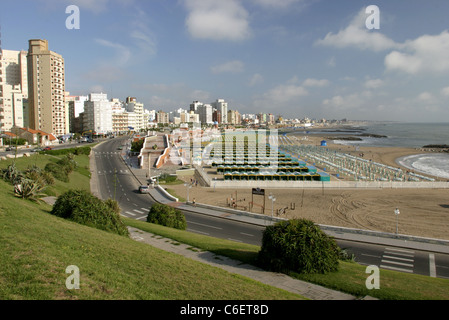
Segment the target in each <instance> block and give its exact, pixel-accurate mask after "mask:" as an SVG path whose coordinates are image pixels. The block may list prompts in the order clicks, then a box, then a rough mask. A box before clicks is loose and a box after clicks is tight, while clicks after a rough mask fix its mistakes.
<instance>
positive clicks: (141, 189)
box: [139, 186, 150, 193]
mask: <svg viewBox="0 0 449 320" xmlns="http://www.w3.org/2000/svg"><path fill="white" fill-rule="evenodd" d="M139 192H140V193H150V187H149V186H140V187H139Z"/></svg>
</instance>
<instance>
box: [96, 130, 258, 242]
mask: <svg viewBox="0 0 449 320" xmlns="http://www.w3.org/2000/svg"><path fill="white" fill-rule="evenodd" d="M126 142H127V139H126V138H120V139H111V140H110V141H106V142H104V143H102V144H101V145H99V146H97V147H96V148H95V149H94V150H93V151H94V153H95V160H96V166H97V168H96V170H97V175H98V186H99V187H98V193H99V196H100V198H102V199H108V198H112V199H116V200H117V201H118V202H119V204H120V208H121V209H122V214H123V215H124V216H127V217H129V218H133V219H137V220H142V221H145V220H146V217H147V215H148V211H149V209H150V208H151V205H152V204H153V203H154V202H155V201H154V200H153V199H152V198H151V196H150V195H148V194H140V193H139V192H138V188H139V183H138V182H137V180H136V179H134V177H133V175H132V173H131V172H130V171H129V169H128V167H127V165H126V164H125V163H124V161H123V160H122V157H121V150H119V147H120V146H122V145H123V144H124V143H126ZM181 211H182V212H183V213H184V215H185V217H186V221H187V230H188V231H191V232H195V233H200V234H204V235H210V236H213V237H217V238H223V239H229V240H234V241H240V242H245V243H249V244H255V245H260V243H261V241H262V232H263V229H264V228H262V227H259V226H256V225H252V224H246V223H239V222H235V221H232V220H226V219H220V218H216V217H211V216H207V215H203V214H198V213H194V212H191V211H186V210H181Z"/></svg>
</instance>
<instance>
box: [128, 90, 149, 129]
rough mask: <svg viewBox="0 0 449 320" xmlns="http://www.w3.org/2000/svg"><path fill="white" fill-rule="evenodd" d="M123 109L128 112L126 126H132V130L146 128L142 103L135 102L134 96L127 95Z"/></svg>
mask: <svg viewBox="0 0 449 320" xmlns="http://www.w3.org/2000/svg"><path fill="white" fill-rule="evenodd" d="M125 109H126V111H127V112H128V126H129V127H130V128H133V129H134V131H140V130H141V129H146V124H145V123H144V115H143V113H144V112H143V110H144V106H143V103H140V102H137V99H136V98H132V97H128V98H126V104H125Z"/></svg>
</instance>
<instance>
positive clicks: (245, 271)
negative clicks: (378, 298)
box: [129, 227, 372, 300]
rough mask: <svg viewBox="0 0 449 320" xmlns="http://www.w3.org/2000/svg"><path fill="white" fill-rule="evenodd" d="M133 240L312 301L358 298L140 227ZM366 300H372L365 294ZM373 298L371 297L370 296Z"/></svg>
mask: <svg viewBox="0 0 449 320" xmlns="http://www.w3.org/2000/svg"><path fill="white" fill-rule="evenodd" d="M129 231H130V236H131V238H132V239H134V240H136V241H139V242H143V243H147V244H149V245H151V246H153V247H156V248H159V249H162V250H165V251H169V252H172V253H176V254H180V255H183V256H184V257H186V258H189V259H193V260H196V261H199V262H202V263H206V264H208V265H211V266H214V267H217V268H221V269H224V270H226V271H229V272H231V273H234V274H239V275H242V276H245V277H248V278H251V279H254V280H256V281H259V282H262V283H265V284H267V285H270V286H273V287H276V288H279V289H283V290H286V291H289V292H292V293H296V294H299V295H301V296H303V297H305V298H307V299H312V300H355V299H356V298H355V297H354V296H351V295H349V294H346V293H342V292H339V291H335V290H331V289H327V288H324V287H321V286H318V285H314V284H312V283H308V282H305V281H301V280H297V279H293V278H291V277H289V276H287V275H285V274H281V273H274V272H268V271H264V270H261V269H259V268H256V267H254V266H252V265H248V264H242V263H241V261H236V260H232V259H230V258H228V257H225V256H219V255H216V254H214V253H212V252H207V251H201V250H200V249H195V248H192V247H191V246H190V245H185V244H179V243H178V242H175V241H173V240H171V239H167V238H163V237H160V236H157V235H153V234H151V233H148V232H143V231H141V230H139V229H135V228H131V227H130V228H129ZM365 299H370V298H369V297H366V298H365ZM371 299H372V298H371Z"/></svg>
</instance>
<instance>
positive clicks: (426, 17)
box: [0, 0, 449, 122]
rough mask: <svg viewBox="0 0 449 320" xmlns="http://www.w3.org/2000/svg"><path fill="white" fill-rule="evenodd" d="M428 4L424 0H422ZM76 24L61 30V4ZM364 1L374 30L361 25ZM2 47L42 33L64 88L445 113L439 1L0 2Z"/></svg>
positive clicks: (241, 104)
mask: <svg viewBox="0 0 449 320" xmlns="http://www.w3.org/2000/svg"><path fill="white" fill-rule="evenodd" d="M429 3H431V5H429ZM69 5H76V6H78V7H79V9H80V29H79V30H75V29H74V30H69V29H67V28H66V19H67V17H69V14H67V13H66V7H67V6H69ZM369 5H377V6H378V8H379V10H380V29H374V30H368V29H367V27H366V25H365V21H366V20H367V19H368V17H369V16H370V14H367V13H366V12H365V10H366V8H367V7H368V6H369ZM0 8H1V9H0V10H1V11H0V24H1V28H2V29H1V31H2V48H3V49H9V50H21V49H25V50H27V48H28V40H29V39H33V38H40V39H47V40H48V41H49V46H50V50H52V51H55V52H57V53H60V54H61V55H63V57H64V59H65V63H66V90H67V91H69V92H70V93H71V94H72V95H87V94H88V93H90V92H99V91H102V92H105V93H108V96H109V97H116V98H120V99H122V100H124V99H125V98H126V97H127V96H135V97H137V98H138V100H139V101H141V102H143V103H144V104H145V107H146V108H147V109H157V110H160V109H161V110H165V111H171V110H175V109H177V108H180V107H183V108H188V105H189V104H190V103H191V102H192V101H194V100H199V101H202V102H204V103H210V102H212V101H215V100H216V99H218V98H223V99H225V100H227V101H228V102H229V108H231V109H237V110H239V111H240V112H241V113H258V112H271V113H273V114H275V115H279V114H280V115H283V116H284V117H288V118H290V117H297V118H303V117H309V118H323V117H324V118H328V119H342V118H348V119H354V120H355V119H368V120H396V121H410V122H442V121H443V122H447V121H448V119H449V17H448V16H449V2H448V1H446V0H432V1H423V0H420V1H417V0H407V1H405V0H390V1H385V0H383V1H381V0H377V1H376V0H375V1H363V0H339V1H337V0H226V1H224V0H172V1H171V0H94V1H89V0H2V1H1V7H0Z"/></svg>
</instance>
